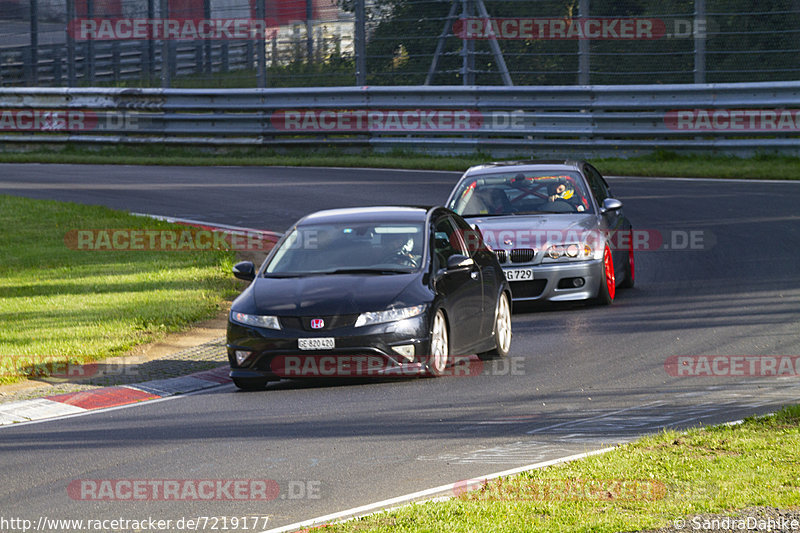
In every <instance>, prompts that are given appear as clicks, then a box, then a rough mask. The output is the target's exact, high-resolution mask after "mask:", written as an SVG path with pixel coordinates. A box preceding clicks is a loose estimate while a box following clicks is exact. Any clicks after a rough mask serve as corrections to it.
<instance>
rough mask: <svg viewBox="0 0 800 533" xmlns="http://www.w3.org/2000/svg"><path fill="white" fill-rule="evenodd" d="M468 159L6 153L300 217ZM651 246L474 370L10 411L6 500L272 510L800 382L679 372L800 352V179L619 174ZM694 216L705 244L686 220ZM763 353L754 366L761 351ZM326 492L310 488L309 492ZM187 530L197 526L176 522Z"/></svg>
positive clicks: (729, 408)
mask: <svg viewBox="0 0 800 533" xmlns="http://www.w3.org/2000/svg"><path fill="white" fill-rule="evenodd" d="M457 178H458V174H457V173H439V172H435V173H434V172H397V171H384V170H358V169H302V168H252V167H250V168H207V167H202V168H170V167H154V168H145V167H110V166H105V167H104V166H96V167H95V166H78V165H0V194H16V195H24V196H28V197H35V198H52V199H59V200H70V201H77V202H84V203H91V204H102V205H107V206H110V207H115V208H119V209H126V210H130V211H137V212H147V213H152V214H158V215H168V216H179V217H185V218H193V219H199V220H204V221H208V222H216V223H223V224H231V225H240V226H248V227H255V228H260V229H267V230H274V231H283V230H284V229H285V228H286V227H287V226H288V225H289V224H290V223H291V222H292V221H293V220H294V219H296V218H298V217H299V216H301V215H303V214H305V213H307V212H310V211H313V210H316V209H321V208H327V207H340V206H355V205H374V204H393V203H402V204H431V203H439V202H441V201H443V200H444V199H445V198H446V196H447V193H448V191H449V189H450V187H451V186H452V185H453V183H454V182H455V180H456V179H457ZM609 181H610V183H611V185H612V190H613V191H614V192H615V194H616V196H617V197H618V198H620V199H621V200H622V201H623V203H624V210H625V213H626V214H627V216H628V217H629V218H630V219H631V220H632V221H633V223H634V226H635V227H636V228H637V229H641V230H649V233H648V235H651V236H653V239H654V240H652V241H651V243H650V244H651V247H654V246H655V244H656V240H658V239H661V240H662V242H663V243H664V244H666V245H667V246H666V249H664V246H659V247H658V249H657V250H656V249H653V250H647V251H641V252H639V253H638V254H637V286H636V288H634V289H631V290H623V291H621V292H619V293H618V298H617V301H616V302H615V303H614V304H613V305H612V306H610V307H591V306H573V307H561V308H557V309H552V308H551V309H523V310H518V311H517V312H516V313H515V315H514V317H513V331H514V342H513V345H512V352H511V355H510V359H509V363H505V364H496V365H490V366H487V367H485V368H484V371H483V372H482V373H481V374H480V375H478V376H473V377H446V378H442V379H437V380H434V379H413V380H405V381H392V382H367V383H359V382H356V383H352V382H351V383H335V382H325V383H320V384H316V385H313V386H309V385H304V384H300V383H295V382H281V383H279V384H272V385H270V386H269V387H268V389H267V390H265V391H263V392H253V393H244V392H237V391H236V390H235V389H234V388H233V386H230V385H228V386H224V387H219V388H216V389H213V390H211V391H209V392H207V393H203V394H196V395H190V396H185V397H177V398H174V399H170V400H168V401H161V402H154V403H148V404H145V405H141V406H134V407H131V408H125V409H117V410H111V411H104V412H96V413H93V414H91V415H89V416H82V417H76V418H69V419H63V420H55V421H47V422H42V423H33V424H27V425H21V426H12V427H9V428H4V429H2V430H0V450H1V451H2V453H0V476H2V479H3V480H4V481H3V483H2V484H0V509H2V513H3V516H6V517H9V516H17V517H25V518H29V519H32V520H34V521H36V520H37V519H38V517H40V516H47V517H48V518H76V519H102V518H120V517H121V518H128V519H133V518H140V517H147V516H150V517H153V518H157V519H172V520H177V519H179V518H181V517H196V516H218V517H219V516H227V517H233V516H238V517H243V516H269V523H268V526H269V527H277V526H280V525H284V524H289V523H294V522H297V521H300V520H303V519H308V518H312V517H315V516H319V515H323V514H327V513H331V512H335V511H340V510H343V509H348V508H352V507H356V506H359V505H364V504H369V503H371V502H375V501H378V500H383V499H387V498H391V497H394V496H399V495H402V494H406V493H410V492H414V491H417V490H421V489H425V488H428V487H434V486H439V485H442V484H444V483H451V482H452V483H455V482H458V481H459V480H464V479H468V478H472V477H478V476H480V475H485V474H488V473H491V472H495V471H498V470H505V469H509V468H513V467H515V466H519V465H524V464H529V463H534V462H538V461H544V460H548V459H553V458H556V457H561V456H565V455H569V454H573V453H579V452H583V451H588V450H594V449H597V448H601V447H603V446H605V445H609V444H614V443H619V442H625V441H628V440H631V439H633V438H635V437H636V436H637V435H640V434H643V433H649V432H656V431H659V430H660V429H661V428H663V427H670V428H684V427H689V426H696V425H698V424H710V423H716V422H723V421H729V420H735V419H739V418H742V417H745V416H749V415H753V414H759V413H765V412H768V411H771V410H774V409H775V408H777V407H779V406H781V405H784V404H787V403H796V402H798V400H800V381H799V380H798V378H797V377H796V376H794V377H778V378H776V377H757V376H736V377H674V376H672V375H670V373H669V372H668V371H667V369H666V368H665V362H666V361H667V360H668V358H669V357H671V356H678V355H681V356H687V355H740V356H742V355H747V356H760V355H775V356H777V355H800V327H798V324H800V269H798V266H797V265H798V259H800V224H799V223H800V211H798V208H797V206H798V205H800V183H794V182H780V183H779V182H735V181H710V180H668V179H652V178H648V179H639V178H618V179H610V180H609ZM687 237H688V238H694V241H693V244H690V243H689V241H687ZM745 373H746V372H745ZM81 479H104V480H108V479H143V480H164V479H170V480H173V479H180V480H184V479H271V480H276V481H277V482H278V484H279V485H280V489H281V491H280V494H279V495H278V496H277V497H276V498H275V499H274V500H271V501H267V502H248V501H245V502H230V501H195V502H191V501H178V502H176V501H154V500H144V501H84V500H80V499H78V500H76V499H73V498H71V497H70V496H69V494H68V492H67V487H68V486H69V484H70V483H71V482H74V481H75V480H81ZM309 493H310V494H311V497H309ZM173 529H174V530H177V529H175V528H173Z"/></svg>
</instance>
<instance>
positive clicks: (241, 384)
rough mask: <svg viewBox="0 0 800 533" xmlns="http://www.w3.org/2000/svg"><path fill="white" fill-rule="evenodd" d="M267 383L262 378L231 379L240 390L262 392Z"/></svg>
mask: <svg viewBox="0 0 800 533" xmlns="http://www.w3.org/2000/svg"><path fill="white" fill-rule="evenodd" d="M267 383H268V381H267V380H266V379H264V378H233V384H234V385H236V387H237V388H239V389H241V390H263V389H264V387H266V386H267Z"/></svg>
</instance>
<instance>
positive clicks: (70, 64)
mask: <svg viewBox="0 0 800 533" xmlns="http://www.w3.org/2000/svg"><path fill="white" fill-rule="evenodd" d="M74 21H75V0H67V27H66V28H65V31H66V33H67V85H68V86H69V87H74V86H75V78H76V76H75V38H74V37H73V35H72V31H70V29H71V28H70V25H71V24H73V22H74ZM59 55H60V54H59Z"/></svg>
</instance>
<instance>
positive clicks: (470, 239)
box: [453, 217, 486, 257]
mask: <svg viewBox="0 0 800 533" xmlns="http://www.w3.org/2000/svg"><path fill="white" fill-rule="evenodd" d="M453 222H454V223H455V225H456V228H457V229H458V233H459V235H461V240H462V241H463V244H465V245H466V247H467V252H468V253H466V254H464V255H467V256H469V257H475V254H476V253H478V252H479V251H481V250H485V249H486V246H485V245H484V244H483V237H482V236H481V232H480V231H478V230H476V229H475V228H473V227H472V226H470V225H469V223H467V221H466V220H464V219H463V218H456V217H453ZM459 253H461V252H459Z"/></svg>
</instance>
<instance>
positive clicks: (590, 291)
mask: <svg viewBox="0 0 800 533" xmlns="http://www.w3.org/2000/svg"><path fill="white" fill-rule="evenodd" d="M503 268H504V269H509V268H531V269H533V280H532V281H511V282H509V285H510V286H511V299H512V300H513V301H515V302H529V301H546V302H569V301H575V300H588V299H590V298H594V297H596V296H597V294H598V291H599V289H600V283H603V282H604V281H605V279H604V275H605V274H604V271H603V261H602V260H590V261H573V262H560V263H546V264H537V265H525V264H519V263H513V264H504V265H503ZM573 279H582V280H583V285H582V286H580V287H575V286H570V281H571V280H573Z"/></svg>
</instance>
